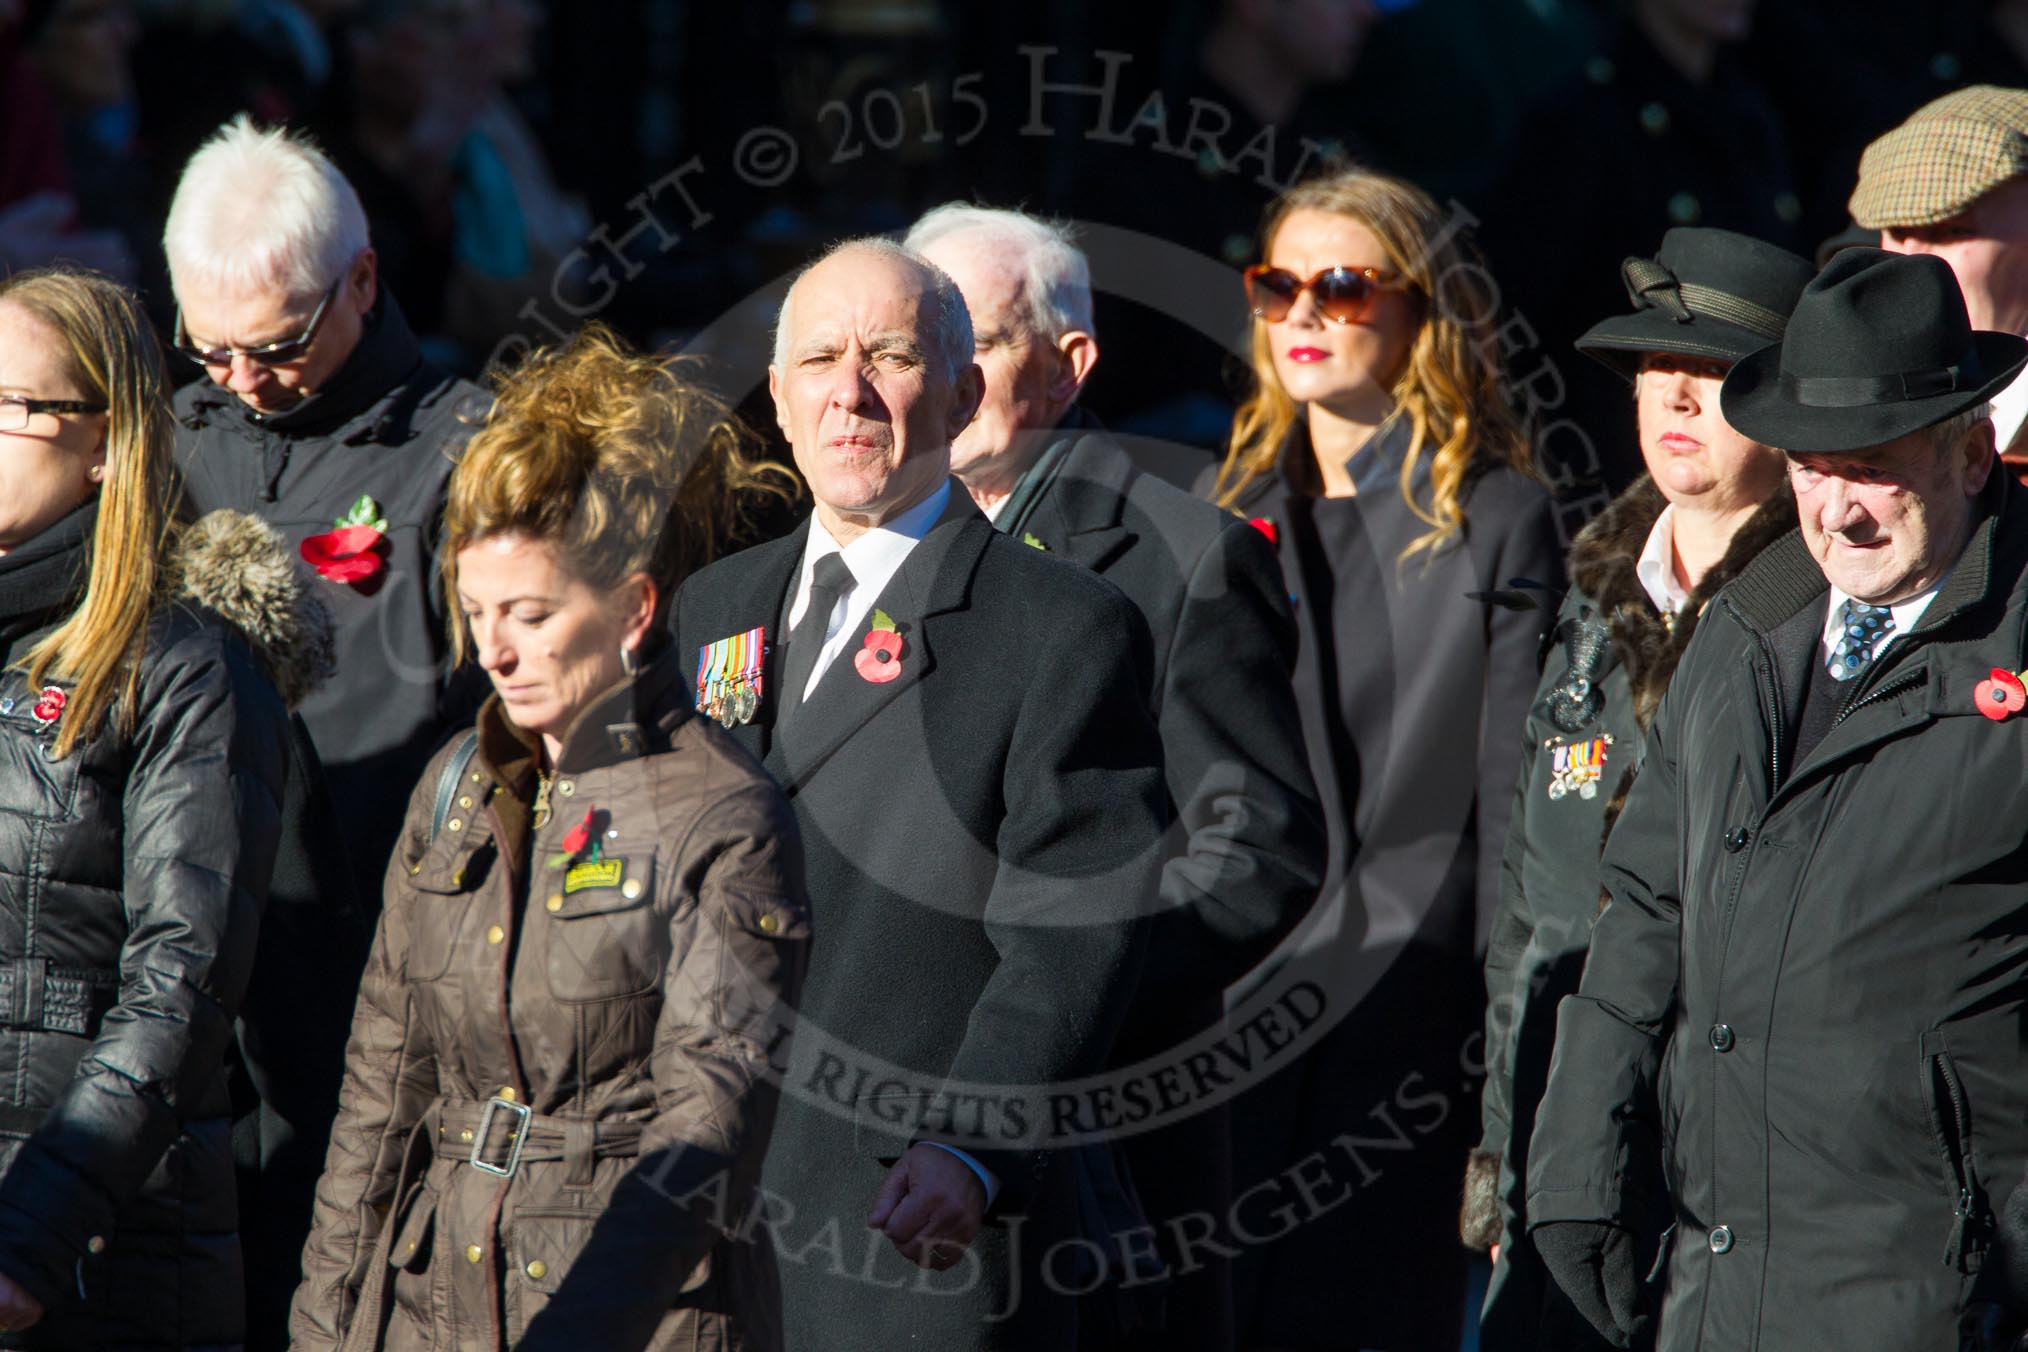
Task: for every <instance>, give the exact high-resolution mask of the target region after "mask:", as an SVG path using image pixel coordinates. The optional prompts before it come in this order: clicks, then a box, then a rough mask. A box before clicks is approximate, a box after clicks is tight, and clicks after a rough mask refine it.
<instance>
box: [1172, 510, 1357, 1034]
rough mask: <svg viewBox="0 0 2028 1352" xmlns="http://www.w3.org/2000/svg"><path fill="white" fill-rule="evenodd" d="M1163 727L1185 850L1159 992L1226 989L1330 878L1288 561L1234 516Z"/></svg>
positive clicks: (1190, 597)
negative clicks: (1301, 699)
mask: <svg viewBox="0 0 2028 1352" xmlns="http://www.w3.org/2000/svg"><path fill="white" fill-rule="evenodd" d="M1167 656H1168V664H1167V669H1166V674H1165V678H1164V683H1163V689H1162V692H1161V712H1160V715H1159V728H1160V732H1161V738H1162V751H1163V754H1164V755H1165V757H1166V758H1167V766H1166V770H1165V774H1166V776H1167V780H1168V785H1169V796H1170V800H1171V801H1172V802H1173V803H1174V804H1175V807H1176V815H1177V819H1178V823H1179V824H1180V825H1181V827H1182V828H1183V830H1184V831H1185V832H1186V833H1187V839H1186V842H1185V845H1184V848H1183V850H1182V852H1181V853H1179V854H1177V855H1175V856H1174V857H1173V858H1171V859H1170V860H1169V862H1168V863H1167V865H1165V866H1164V868H1163V872H1162V894H1161V895H1162V906H1163V909H1162V913H1161V917H1160V921H1159V923H1160V925H1161V929H1160V930H1159V931H1158V933H1157V936H1156V940H1155V943H1154V945H1153V946H1152V948H1151V949H1150V954H1151V957H1150V961H1149V971H1148V974H1147V978H1146V979H1145V980H1144V982H1143V989H1144V991H1145V992H1146V995H1147V996H1149V997H1152V998H1153V1000H1154V1001H1155V1002H1156V1004H1157V1005H1158V1006H1159V1004H1160V1002H1161V996H1162V993H1163V989H1164V988H1167V987H1173V988H1174V989H1175V990H1176V992H1177V993H1178V994H1180V995H1182V996H1184V997H1186V998H1187V997H1188V996H1191V995H1193V994H1198V993H1201V992H1204V991H1216V990H1221V989H1223V988H1224V987H1226V986H1229V985H1230V984H1232V982H1233V981H1235V980H1237V979H1238V978H1239V977H1240V976H1242V975H1244V974H1245V973H1246V972H1247V970H1248V969H1250V968H1251V967H1252V966H1253V965H1254V964H1255V963H1257V962H1259V961H1260V960H1261V959H1262V958H1264V957H1266V956H1267V954H1268V953H1269V951H1271V950H1272V949H1273V948H1274V946H1275V944H1276V943H1277V942H1279V941H1280V940H1281V938H1282V936H1283V935H1285V934H1287V933H1288V932H1289V930H1290V929H1292V928H1293V927H1294V926H1295V924H1296V922H1297V921H1298V920H1300V919H1301V918H1302V916H1303V914H1304V912H1305V911H1307V910H1308V909H1309V907H1310V905H1311V903H1312V902H1314V901H1315V900H1316V897H1317V890H1318V888H1319V887H1321V886H1322V879H1323V871H1324V850H1325V844H1324V820H1323V813H1322V809H1321V808H1320V807H1319V806H1318V803H1317V789H1316V785H1315V784H1314V783H1313V782H1312V780H1311V778H1310V769H1309V760H1308V756H1307V754H1306V752H1305V751H1304V749H1303V728H1302V722H1301V719H1300V717H1299V716H1298V714H1297V712H1296V700H1295V692H1294V689H1293V688H1292V687H1291V685H1290V677H1291V675H1292V673H1293V672H1294V670H1295V662H1296V630H1295V618H1294V616H1293V615H1292V614H1291V612H1290V609H1289V599H1288V587H1287V586H1286V585H1285V584H1284V583H1283V581H1282V570H1281V564H1280V562H1279V561H1278V560H1277V559H1276V558H1275V555H1274V551H1273V549H1272V548H1271V547H1270V546H1269V545H1268V542H1267V540H1266V538H1265V537H1264V536H1262V535H1261V533H1260V532H1259V531H1258V530H1255V529H1254V528H1253V527H1251V526H1249V525H1247V524H1246V523H1244V522H1242V521H1239V520H1237V519H1234V520H1233V521H1232V522H1230V524H1228V525H1226V526H1225V527H1224V528H1223V529H1222V530H1221V531H1220V532H1219V533H1218V535H1217V537H1216V538H1215V539H1214V540H1213V541H1212V543H1211V546H1210V547H1209V548H1208V549H1206V550H1205V551H1204V553H1203V554H1202V555H1201V556H1200V557H1199V558H1198V560H1197V562H1196V566H1195V568H1194V569H1193V570H1192V572H1191V575H1190V577H1189V578H1188V579H1187V580H1186V583H1185V595H1184V600H1183V606H1182V609H1181V611H1180V612H1179V615H1178V619H1177V623H1176V630H1175V635H1174V638H1173V639H1172V641H1171V646H1170V651H1169V653H1168V654H1167Z"/></svg>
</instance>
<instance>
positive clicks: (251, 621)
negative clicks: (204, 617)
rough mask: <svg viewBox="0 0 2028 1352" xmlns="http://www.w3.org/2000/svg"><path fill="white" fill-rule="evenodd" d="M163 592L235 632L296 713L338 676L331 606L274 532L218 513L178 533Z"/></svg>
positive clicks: (255, 520) (250, 519) (237, 515)
mask: <svg viewBox="0 0 2028 1352" xmlns="http://www.w3.org/2000/svg"><path fill="white" fill-rule="evenodd" d="M167 582H168V588H167V590H168V594H169V595H170V596H171V597H173V598H174V599H176V600H179V601H187V602H190V603H191V604H193V605H198V606H202V607H204V608H205V609H206V610H209V611H211V612H212V613H214V614H216V615H217V616H218V617H219V618H220V619H223V620H225V621H226V622H227V623H228V624H230V625H232V626H233V627H234V628H235V629H238V630H239V632H240V633H241V635H242V636H244V637H245V639H246V641H247V645H248V646H249V647H251V648H252V649H253V652H254V656H255V657H256V658H258V659H259V661H260V663H261V666H262V667H263V668H264V669H265V670H266V672H267V675H268V679H269V680H271V681H273V682H274V683H275V689H276V690H278V691H279V692H281V696H282V700H283V702H284V703H285V704H287V705H288V706H289V708H291V709H294V708H295V707H296V706H297V705H299V704H301V703H302V702H303V699H304V697H305V696H307V695H308V694H310V692H311V691H313V690H315V689H316V688H317V687H318V686H320V685H322V684H323V683H324V682H325V681H326V680H328V679H329V678H330V676H331V675H332V673H333V672H335V671H336V670H337V647H336V644H335V642H334V640H333V637H332V634H333V628H334V624H333V620H332V616H331V608H330V607H329V606H327V605H326V604H325V603H324V599H323V598H322V597H321V596H319V595H317V593H316V591H315V590H314V589H313V588H312V587H311V585H310V573H309V570H308V569H307V568H305V567H304V566H303V565H302V564H301V563H300V562H298V561H297V559H296V557H295V554H294V552H293V551H291V550H290V548H289V543H288V541H287V540H285V539H284V538H283V537H282V534H281V532H280V531H278V530H276V529H275V528H274V527H273V526H270V525H269V524H268V523H267V522H265V521H262V520H261V519H260V518H259V517H256V516H250V515H248V514H247V513H245V512H235V511H229V510H225V509H220V510H218V511H215V512H209V513H207V514H206V515H204V516H201V517H199V518H198V519H197V520H196V521H194V522H192V523H191V524H190V525H188V526H186V527H184V528H183V530H182V531H181V532H180V533H179V534H178V536H177V538H176V540H175V542H174V543H173V544H172V545H171V547H170V550H169V558H168V578H167Z"/></svg>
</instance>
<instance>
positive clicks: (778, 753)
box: [566, 240, 1165, 1352]
mask: <svg viewBox="0 0 2028 1352" xmlns="http://www.w3.org/2000/svg"><path fill="white" fill-rule="evenodd" d="M972 348H973V340H972V330H971V324H970V321H969V319H968V317H967V315H966V311H965V306H964V301H963V298H962V296H961V295H960V294H959V292H958V289H957V287H956V285H955V284H953V282H952V281H951V279H950V278H949V277H947V276H945V275H944V274H943V273H942V272H940V271H939V270H937V269H936V268H934V267H932V266H930V265H928V264H926V263H924V262H922V261H921V260H919V259H917V258H915V257H913V256H912V255H909V254H907V253H905V252H904V251H902V250H901V249H900V248H899V247H897V246H896V245H894V244H893V243H891V242H889V241H885V240H856V241H850V242H847V243H846V244H843V245H841V246H839V247H838V248H837V249H835V250H834V251H833V252H831V253H830V254H828V255H826V256H825V257H824V258H822V259H821V260H819V261H818V262H817V263H816V264H814V265H813V266H812V267H810V268H809V269H808V270H807V271H806V272H804V273H803V274H802V275H801V277H800V278H798V279H797V281H796V283H795V284H794V286H793V287H791V289H790V291H789V297H788V300H787V301H786V302H785V303H784V305H783V307H782V316H781V327H780V341H779V344H778V348H777V352H778V359H777V361H776V362H775V363H774V365H772V366H771V367H770V368H769V370H768V388H769V390H770V392H771V393H772V394H773V396H774V404H775V414H776V418H777V420H778V421H779V422H780V424H781V427H782V430H783V432H784V433H785V434H786V435H787V437H788V440H789V445H790V447H791V449H792V450H793V452H794V455H795V462H796V466H797V468H798V469H799V470H801V471H802V474H803V477H804V478H805V479H806V480H807V481H808V483H809V486H810V493H811V496H812V497H813V498H814V499H815V500H816V505H815V510H814V512H813V513H812V515H811V517H810V519H809V520H807V521H806V522H804V523H803V524H802V525H801V526H800V527H798V528H797V529H796V530H795V531H794V532H792V533H791V534H790V535H788V536H787V537H785V538H783V539H781V540H777V541H774V542H772V543H770V544H765V545H761V546H759V547H758V548H755V549H750V550H747V551H746V552H744V553H741V554H735V555H733V556H731V557H730V558H727V559H723V560H721V561H719V562H718V563H715V564H713V565H712V566H710V567H708V568H705V569H703V570H701V571H700V572H698V573H697V574H695V575H694V576H693V577H691V578H690V579H689V581H688V582H686V583H685V584H684V586H683V588H682V589H681V590H680V591H679V592H678V593H677V596H676V599H675V602H674V607H673V613H672V617H671V626H672V628H673V631H674V635H675V642H676V643H677V645H678V651H679V653H680V654H681V655H682V658H683V660H684V662H685V663H686V664H687V665H688V673H687V674H688V676H689V678H690V679H691V680H692V681H694V682H695V685H696V690H697V698H698V704H699V707H700V708H701V709H702V710H704V711H705V712H706V713H707V714H709V715H711V716H713V717H716V718H718V719H719V720H720V721H721V722H722V723H724V724H725V725H726V726H727V727H728V729H729V730H730V733H731V735H732V736H733V737H734V738H735V739H737V740H738V741H739V742H740V743H741V744H743V745H744V746H745V747H747V749H748V750H750V751H751V752H752V753H753V754H754V755H755V756H756V757H757V758H759V759H760V760H761V762H762V763H763V764H764V765H765V766H766V767H767V768H768V769H769V770H770V771H771V772H772V773H773V774H774V775H775V777H776V778H777V779H778V780H780V781H781V783H782V785H783V787H784V788H785V789H786V790H787V791H788V794H789V798H790V801H791V802H792V803H793V804H794V805H795V809H796V817H797V822H798V825H799V827H800V830H801V834H802V844H803V850H804V854H805V858H806V861H807V866H806V875H807V879H808V885H809V896H810V906H811V915H812V921H811V923H812V927H813V932H814V934H815V935H816V936H817V937H816V938H815V942H814V943H813V945H812V948H811V957H810V968H809V972H808V975H807V976H806V978H805V984H804V988H803V999H802V1004H801V1007H800V1009H799V1010H798V1019H797V1023H796V1028H795V1035H794V1037H793V1039H791V1040H790V1041H789V1043H788V1046H787V1049H786V1051H781V1050H778V1049H774V1050H773V1052H772V1054H773V1055H774V1056H775V1057H776V1063H777V1065H779V1066H780V1067H781V1068H782V1070H783V1075H784V1078H783V1090H784V1092H783V1095H782V1100H781V1108H780V1116H779V1118H778V1120H777V1123H776V1126H775V1130H774V1136H773V1141H772V1144H771V1146H770V1148H769V1152H768V1157H767V1162H766V1165H765V1169H764V1173H763V1176H762V1187H763V1189H764V1192H763V1194H762V1196H763V1200H764V1202H765V1216H764V1217H757V1218H755V1224H757V1223H758V1221H760V1220H765V1222H766V1224H767V1226H768V1228H769V1230H770V1231H771V1233H772V1236H773V1243H774V1246H775V1250H776V1252H777V1253H778V1254H779V1255H780V1256H781V1286H782V1299H783V1311H784V1319H785V1328H786V1334H787V1337H786V1345H787V1346H788V1347H790V1348H810V1349H816V1348H822V1349H824V1350H825V1352H851V1350H852V1349H867V1350H868V1352H873V1350H874V1349H879V1350H880V1352H885V1349H888V1348H893V1347H897V1346H901V1345H903V1344H908V1345H912V1346H920V1347H933V1348H937V1349H939V1352H948V1350H950V1349H966V1348H1008V1349H1016V1348H1019V1349H1029V1348H1041V1347H1048V1348H1061V1347H1071V1346H1075V1340H1076V1314H1075V1309H1074V1307H1075V1303H1076V1302H1075V1300H1074V1293H1075V1292H1077V1291H1080V1290H1083V1289H1088V1283H1087V1282H1086V1281H1085V1277H1086V1268H1087V1267H1088V1264H1089V1253H1088V1251H1087V1250H1086V1249H1085V1248H1084V1247H1082V1246H1081V1241H1080V1230H1079V1225H1078V1196H1077V1182H1078V1176H1077V1175H1076V1173H1075V1172H1074V1171H1073V1170H1072V1169H1070V1168H1068V1167H1066V1166H1065V1164H1064V1158H1065V1156H1066V1154H1067V1151H1066V1150H1065V1147H1068V1146H1072V1145H1075V1144H1078V1143H1079V1142H1080V1141H1081V1140H1082V1139H1083V1137H1084V1135H1086V1134H1088V1132H1084V1131H1081V1130H1080V1128H1081V1127H1084V1126H1088V1124H1081V1123H1079V1122H1077V1121H1075V1120H1071V1119H1069V1118H1067V1117H1066V1115H1064V1114H1062V1113H1059V1112H1056V1111H1055V1108H1056V1106H1057V1103H1058V1101H1059V1100H1063V1099H1066V1098H1069V1097H1071V1096H1073V1095H1075V1094H1076V1093H1077V1092H1078V1089H1079V1087H1080V1086H1082V1085H1085V1084H1088V1083H1089V1081H1090V1077H1092V1076H1094V1075H1096V1074H1097V1073H1098V1072H1099V1071H1100V1070H1101V1069H1102V1068H1103V1067H1104V1065H1105V1063H1106V1057H1107V1054H1108V1053H1109V1052H1110V1050H1111V1047H1112V1043H1113V1038H1114V1036H1115V1033H1116V1031H1117V1029H1118V1026H1119V1022H1120V1018H1121V1016H1122V1014H1123V1013H1124V1011H1125V1009H1126V1007H1127V1003H1128V1001H1129V999H1130V998H1131V996H1132V994H1133V990H1134V981H1135V978H1136V975H1137V972H1138V968H1139V963H1140V958H1141V955H1142V951H1143V948H1144V945H1145V922H1144V920H1143V917H1142V914H1141V912H1142V911H1143V910H1144V909H1145V908H1146V906H1147V903H1148V899H1149V898H1150V897H1152V895H1153V892H1154V883H1155V870H1156V868H1157V866H1158V864H1159V862H1160V851H1161V848H1162V831H1163V825H1164V819H1165V803H1164V799H1165V795H1164V793H1163V787H1162V761H1161V755H1162V751H1161V744H1160V742H1159V740H1158V738H1157V734H1156V731H1155V727H1154V724H1153V721H1152V720H1151V719H1150V717H1149V714H1148V711H1147V708H1146V704H1145V700H1144V698H1143V694H1142V691H1143V689H1144V684H1143V682H1144V676H1143V670H1144V664H1145V663H1146V662H1147V661H1148V660H1149V657H1150V654H1149V651H1148V647H1147V641H1146V630H1145V627H1144V626H1141V625H1139V624H1137V622H1136V620H1135V615H1134V610H1133V607H1132V606H1131V605H1130V604H1129V603H1128V601H1127V599H1126V598H1125V597H1124V596H1122V595H1121V594H1120V593H1119V591H1118V590H1117V589H1115V588H1113V587H1111V586H1109V585H1108V584H1106V583H1105V582H1103V581H1101V580H1099V579H1098V578H1095V577H1093V576H1092V575H1091V574H1090V573H1088V572H1087V571H1085V570H1083V569H1080V568H1076V567H1072V566H1071V565H1069V564H1067V563H1065V562H1062V561H1060V560H1057V559H1054V558H1051V557H1049V555H1047V554H1046V553H1044V552H1042V551H1038V550H1034V549H1029V548H1026V547H1024V546H1022V545H1020V544H1018V543H1016V542H1014V541H1011V540H1009V539H1007V538H1006V537H1005V536H1004V535H1001V534H999V533H998V532H996V531H995V530H994V529H993V527H992V525H991V523H989V522H988V521H987V520H986V519H985V517H984V516H982V515H981V514H980V513H979V510H978V509H977V508H976V507H975V506H973V504H972V500H971V498H970V497H969V496H967V494H966V493H965V492H964V490H963V488H962V487H961V486H959V485H956V484H955V483H954V482H953V481H952V480H951V478H950V464H951V442H952V440H953V439H954V438H955V437H956V436H957V435H958V434H959V433H960V432H961V431H962V430H963V429H964V427H965V425H966V424H967V423H968V422H969V421H971V419H972V416H973V413H974V411H975V410H976V409H977V407H978V404H979V397H980V389H981V377H980V372H979V368H978V366H977V365H975V364H974V362H973V360H972ZM755 914H757V915H758V914H760V911H759V910H756V911H755ZM735 1219H737V1218H735ZM752 1229H753V1226H751V1225H750V1226H749V1233H752ZM760 1242H766V1241H765V1239H763V1240H761V1241H760ZM699 1280H700V1281H701V1280H703V1278H702V1277H701V1276H700V1278H699ZM702 1289H703V1290H704V1291H709V1289H710V1288H709V1287H708V1286H706V1287H704V1288H702ZM566 1327H567V1325H566Z"/></svg>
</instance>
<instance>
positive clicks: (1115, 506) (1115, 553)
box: [1029, 435, 1135, 573]
mask: <svg viewBox="0 0 2028 1352" xmlns="http://www.w3.org/2000/svg"><path fill="white" fill-rule="evenodd" d="M1109 449H1110V448H1108V447H1107V446H1106V445H1105V444H1104V443H1103V442H1101V441H1099V440H1097V439H1096V438H1095V437H1093V436H1090V435H1084V436H1081V437H1080V438H1079V440H1078V443H1077V444H1076V445H1075V446H1073V447H1072V448H1071V450H1070V453H1069V455H1068V456H1067V457H1066V458H1065V459H1064V462H1063V465H1062V466H1061V468H1059V469H1058V470H1057V473H1056V477H1055V478H1054V479H1053V480H1052V481H1051V483H1050V485H1049V488H1048V490H1047V491H1046V492H1045V493H1044V494H1043V495H1042V499H1041V501H1039V502H1037V503H1036V504H1035V510H1034V512H1033V514H1032V515H1031V517H1030V522H1031V524H1030V526H1029V529H1030V530H1031V531H1032V532H1033V533H1034V535H1035V536H1036V538H1037V539H1039V540H1041V541H1042V542H1043V543H1044V544H1046V545H1048V546H1049V547H1050V549H1051V550H1052V551H1054V552H1056V553H1058V554H1060V555H1061V556H1062V557H1064V558H1066V559H1069V560H1070V561H1071V562H1072V563H1076V564H1082V565H1083V566H1084V567H1086V568H1089V569H1090V570H1091V571H1093V572H1095V573H1102V572H1104V571H1105V570H1106V568H1107V566H1108V565H1110V564H1111V563H1112V562H1113V560H1114V559H1116V558H1118V557H1119V556H1120V555H1121V554H1122V553H1124V552H1125V551H1126V549H1127V548H1128V546H1130V545H1132V544H1133V543H1134V539H1135V536H1134V532H1133V530H1132V529H1130V528H1129V527H1128V526H1126V525H1125V524H1124V523H1123V522H1122V521H1121V520H1120V517H1121V515H1122V508H1123V507H1124V505H1125V503H1126V477H1127V476H1126V474H1125V473H1123V472H1122V471H1123V469H1124V468H1127V467H1130V466H1131V462H1129V461H1127V459H1126V456H1125V455H1124V454H1123V453H1122V454H1120V455H1119V457H1118V458H1119V460H1120V461H1121V462H1122V463H1121V464H1117V465H1116V464H1113V463H1110V462H1111V459H1112V457H1111V456H1109V455H1108V454H1107V451H1108V450H1109Z"/></svg>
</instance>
